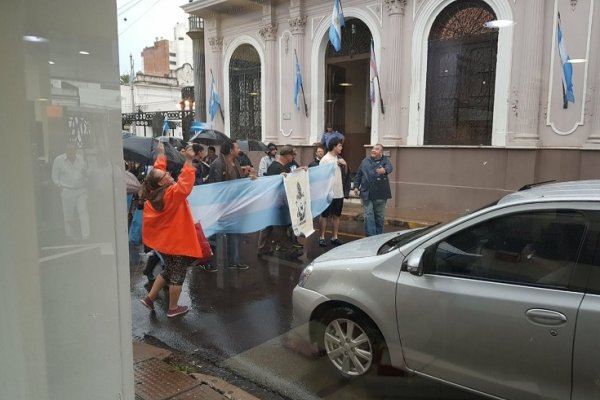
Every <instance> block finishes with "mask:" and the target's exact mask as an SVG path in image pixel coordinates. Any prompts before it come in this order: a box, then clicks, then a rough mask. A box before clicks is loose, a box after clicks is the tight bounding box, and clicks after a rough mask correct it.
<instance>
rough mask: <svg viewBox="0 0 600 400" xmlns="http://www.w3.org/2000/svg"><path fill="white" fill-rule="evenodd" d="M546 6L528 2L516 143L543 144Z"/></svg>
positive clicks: (538, 0) (542, 1)
mask: <svg viewBox="0 0 600 400" xmlns="http://www.w3.org/2000/svg"><path fill="white" fill-rule="evenodd" d="M544 6H545V0H528V1H527V2H525V4H524V7H525V10H524V11H525V14H524V18H523V21H527V23H526V25H527V26H526V27H525V28H524V29H523V27H522V34H523V38H522V41H521V43H522V48H521V57H519V58H520V62H519V70H520V79H519V86H518V88H517V89H516V91H517V96H516V97H517V101H516V102H515V103H514V104H513V112H514V113H515V115H516V118H517V124H516V131H515V135H514V138H513V141H514V144H516V145H520V146H523V145H525V146H537V145H539V144H540V136H539V117H540V96H541V74H542V49H543V47H544Z"/></svg>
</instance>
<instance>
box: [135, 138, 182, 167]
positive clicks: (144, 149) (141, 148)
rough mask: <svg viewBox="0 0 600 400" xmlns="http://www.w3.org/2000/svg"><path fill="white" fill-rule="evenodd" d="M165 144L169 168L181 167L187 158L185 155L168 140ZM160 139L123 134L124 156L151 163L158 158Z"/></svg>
mask: <svg viewBox="0 0 600 400" xmlns="http://www.w3.org/2000/svg"><path fill="white" fill-rule="evenodd" d="M163 144H164V146H165V155H166V156H167V162H168V164H169V169H171V167H173V168H181V167H182V166H183V163H184V162H185V160H184V159H183V156H182V155H181V154H179V152H178V151H177V150H176V149H175V148H174V147H173V146H172V145H171V144H170V143H168V142H163ZM157 145H158V140H157V139H155V138H151V137H144V136H128V135H124V136H123V158H124V159H125V160H126V161H135V162H139V163H140V164H144V165H150V164H153V163H154V159H155V158H156V146H157Z"/></svg>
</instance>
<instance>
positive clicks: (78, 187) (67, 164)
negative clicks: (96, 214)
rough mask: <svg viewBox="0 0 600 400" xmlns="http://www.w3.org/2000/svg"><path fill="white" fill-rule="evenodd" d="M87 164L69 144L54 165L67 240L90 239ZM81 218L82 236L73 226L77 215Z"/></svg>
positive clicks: (54, 176) (53, 169)
mask: <svg viewBox="0 0 600 400" xmlns="http://www.w3.org/2000/svg"><path fill="white" fill-rule="evenodd" d="M87 172H88V171H87V163H86V162H85V161H84V159H83V157H82V156H81V155H79V154H77V149H76V148H75V145H74V144H72V143H69V144H67V147H66V151H65V153H64V154H61V155H59V156H58V157H56V158H55V159H54V163H53V164H52V182H54V184H55V185H56V186H57V187H58V188H59V189H60V196H61V199H62V206H63V218H64V223H65V236H66V238H67V239H70V240H72V239H76V238H78V237H81V238H82V239H89V237H90V216H89V213H88V208H87V196H88V192H87V187H86V186H87V175H88V173H87ZM76 212H77V216H78V218H79V224H80V234H81V235H80V236H79V235H77V234H76V230H75V229H74V227H73V225H74V223H75V213H76Z"/></svg>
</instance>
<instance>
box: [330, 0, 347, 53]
mask: <svg viewBox="0 0 600 400" xmlns="http://www.w3.org/2000/svg"><path fill="white" fill-rule="evenodd" d="M345 25H346V21H345V20H344V12H343V11H342V5H341V4H340V0H335V2H334V3H333V12H332V13H331V25H330V26H329V40H330V41H331V45H332V46H333V48H334V49H335V51H338V52H339V51H340V50H341V49H342V26H345Z"/></svg>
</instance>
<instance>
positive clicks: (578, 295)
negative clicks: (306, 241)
mask: <svg viewBox="0 0 600 400" xmlns="http://www.w3.org/2000/svg"><path fill="white" fill-rule="evenodd" d="M293 302H294V319H295V325H296V326H297V328H298V329H299V330H300V332H301V334H302V335H304V336H305V338H306V339H307V340H310V341H311V342H313V343H316V344H317V345H318V346H319V348H320V349H321V350H323V351H324V352H326V353H327V356H328V358H329V360H330V361H331V364H332V365H333V366H334V367H335V368H336V369H337V370H338V371H339V372H340V373H341V374H343V375H345V376H360V375H363V374H365V373H367V372H368V371H370V370H371V371H372V370H373V366H374V365H375V364H378V363H384V364H388V363H389V364H390V365H392V366H393V367H396V368H400V369H403V370H405V371H409V372H412V373H416V374H419V375H422V376H425V377H430V378H434V379H436V380H438V381H442V382H447V383H450V384H453V385H457V386H460V387H463V388H465V389H468V390H471V391H474V392H477V393H479V394H483V395H488V396H490V397H495V398H501V399H563V400H564V399H592V398H600V385H599V384H598V382H599V380H600V181H578V182H564V183H554V184H545V185H540V186H534V187H532V188H529V189H527V190H523V191H519V192H515V193H513V194H510V195H508V196H506V197H504V198H502V199H501V200H499V201H498V202H497V203H496V204H494V205H491V206H488V207H486V208H484V209H482V210H479V211H476V212H474V213H472V214H470V215H467V216H464V217H461V218H459V219H457V220H455V221H452V222H450V223H448V224H445V225H438V226H434V227H429V228H423V229H413V230H408V231H402V232H395V233H388V234H383V235H378V236H373V237H369V238H365V239H361V240H358V241H355V242H351V243H348V244H346V245H343V246H340V247H337V248H334V249H332V250H331V251H329V252H327V253H326V254H323V255H322V256H320V257H319V258H317V259H315V260H314V262H313V263H311V264H310V265H309V266H308V267H306V269H305V270H304V271H303V273H302V275H301V277H300V281H299V283H298V285H297V286H296V288H295V289H294V295H293Z"/></svg>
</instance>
